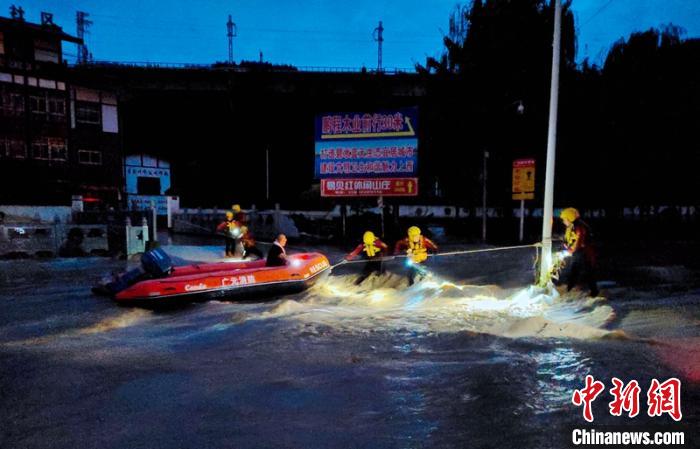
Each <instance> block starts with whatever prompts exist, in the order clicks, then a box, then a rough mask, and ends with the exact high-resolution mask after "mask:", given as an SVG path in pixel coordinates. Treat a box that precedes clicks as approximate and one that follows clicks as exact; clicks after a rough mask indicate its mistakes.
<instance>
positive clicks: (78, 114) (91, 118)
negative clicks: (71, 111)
mask: <svg viewBox="0 0 700 449" xmlns="http://www.w3.org/2000/svg"><path fill="white" fill-rule="evenodd" d="M75 120H76V121H77V122H78V123H91V124H95V125H99V124H100V123H101V120H100V104H99V103H89V102H85V101H76V102H75Z"/></svg>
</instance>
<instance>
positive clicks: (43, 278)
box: [0, 247, 700, 448]
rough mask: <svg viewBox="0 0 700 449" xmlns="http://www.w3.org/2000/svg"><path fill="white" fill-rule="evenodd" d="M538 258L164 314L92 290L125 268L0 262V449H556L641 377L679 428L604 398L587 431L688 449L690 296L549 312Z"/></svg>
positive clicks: (350, 271)
mask: <svg viewBox="0 0 700 449" xmlns="http://www.w3.org/2000/svg"><path fill="white" fill-rule="evenodd" d="M171 249H172V252H174V253H175V254H176V256H181V254H180V253H179V252H178V251H177V248H174V247H173V248H171ZM166 250H168V248H167V247H166ZM185 252H186V251H185ZM201 253H202V254H204V253H206V251H205V250H201ZM532 255H533V253H532V251H531V250H523V251H516V252H508V253H507V254H489V255H479V256H478V258H476V257H472V258H448V257H445V258H441V259H435V261H434V262H433V263H431V265H430V269H431V273H432V276H429V277H428V278H426V279H425V280H424V281H423V282H421V283H419V284H417V285H415V286H413V287H411V288H407V287H406V281H405V278H404V277H403V273H402V271H401V267H400V266H399V265H398V264H394V265H392V264H389V266H388V268H389V273H388V274H387V275H385V276H384V277H381V278H374V277H373V278H370V279H368V280H367V281H365V282H364V283H363V284H362V285H360V286H359V287H356V286H354V285H353V281H354V279H355V277H356V275H357V271H358V270H357V269H356V267H353V266H351V265H347V266H343V267H339V268H338V269H336V270H334V273H333V275H332V276H330V277H329V278H328V279H326V280H325V282H321V283H319V284H317V285H316V286H314V287H313V288H312V289H311V290H309V291H307V292H304V293H301V294H297V295H293V296H287V297H285V298H277V299H274V300H272V301H269V302H257V303H228V302H220V301H211V302H206V303H200V304H194V305H190V306H186V307H183V308H179V309H174V310H162V311H153V310H145V309H139V308H125V307H119V306H117V305H115V304H114V303H113V302H111V301H110V300H109V299H106V298H98V297H95V296H93V295H92V294H91V293H90V289H89V287H90V286H91V284H92V283H94V282H96V281H97V280H99V279H100V277H102V276H103V275H104V274H105V273H109V272H110V271H113V270H120V269H123V268H124V266H125V262H123V261H115V260H111V259H107V258H87V259H56V260H45V261H42V260H14V261H1V262H0V403H1V404H2V405H1V406H0V420H1V422H3V423H4V424H3V426H2V431H1V432H2V433H0V447H3V448H42V447H47V448H48V447H96V448H97V447H99V448H160V447H163V448H166V447H167V448H195V447H198V448H204V447H232V448H233V447H236V448H241V447H270V448H273V447H274V448H281V447H289V448H298V447H372V448H376V447H386V448H412V447H416V448H418V447H501V448H503V447H513V448H563V447H571V431H572V430H573V429H574V428H577V427H586V426H585V421H583V418H582V416H581V409H580V408H578V407H575V406H573V405H572V403H571V395H572V392H573V390H574V389H579V388H582V386H583V383H584V379H585V377H586V375H588V374H591V375H593V376H594V377H595V378H596V379H598V380H601V381H603V382H604V383H605V384H606V387H607V388H608V389H609V388H610V386H611V384H610V379H611V378H612V377H613V376H615V377H618V378H620V379H623V380H624V381H626V382H627V381H629V380H632V379H637V380H638V381H639V383H640V385H641V386H642V397H641V398H640V399H641V403H642V407H643V408H644V407H645V403H646V402H645V400H646V397H645V393H646V389H647V388H648V385H649V382H650V381H651V379H652V378H658V379H659V380H665V379H667V378H670V377H679V378H680V379H681V380H682V382H683V389H682V392H683V397H682V410H683V420H682V422H681V423H680V424H677V423H673V421H672V420H671V418H670V417H668V416H663V417H659V418H649V417H648V416H646V413H644V411H645V410H644V411H643V412H642V413H641V414H640V415H639V416H638V417H636V418H634V419H628V418H617V417H613V416H610V414H609V413H608V411H607V404H608V402H609V398H607V397H605V396H601V397H600V398H599V400H598V401H597V402H594V407H593V408H594V414H595V418H596V420H595V423H594V426H593V427H596V428H604V427H606V426H628V427H629V428H630V430H641V431H644V430H649V429H652V430H656V429H663V430H683V429H685V430H686V445H687V444H688V441H690V442H691V444H690V446H687V447H694V446H693V444H694V443H693V441H695V442H697V441H698V440H697V438H698V435H697V430H696V429H697V428H698V425H700V402H699V399H700V383H699V382H700V366H699V361H700V355H699V354H698V346H699V345H698V344H697V343H698V342H700V327H699V326H698V324H699V323H700V321H699V320H700V289H698V287H697V285H694V286H690V287H683V285H682V282H685V277H683V275H682V273H681V274H679V270H680V269H678V268H673V267H671V268H669V270H670V273H671V274H673V273H675V274H676V277H674V276H672V275H670V274H668V275H667V276H666V277H667V278H668V279H670V281H669V283H667V284H665V285H664V286H659V287H658V288H649V287H648V286H646V287H644V288H641V287H640V288H638V289H637V288H632V287H630V286H627V285H624V284H618V283H613V282H608V283H604V284H603V285H604V288H603V295H604V296H606V297H607V298H608V299H607V300H606V299H604V298H597V299H587V298H585V297H584V295H582V294H580V293H576V292H574V293H572V294H566V295H563V296H560V295H559V294H558V293H557V292H556V291H554V292H546V291H539V290H536V289H533V288H528V287H527V286H528V284H529V283H530V282H531V281H532V271H531V266H532ZM333 256H335V257H330V258H331V260H332V261H334V260H337V259H338V257H337V255H335V254H334V255H333ZM448 259H449V260H448ZM606 286H607V287H606ZM662 287H663V288H662ZM606 395H607V393H606Z"/></svg>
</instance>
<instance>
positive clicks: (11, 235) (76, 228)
mask: <svg viewBox="0 0 700 449" xmlns="http://www.w3.org/2000/svg"><path fill="white" fill-rule="evenodd" d="M108 251H109V244H108V239H107V225H78V224H60V223H57V224H41V223H37V224H4V225H0V256H3V257H8V256H9V257H12V256H16V257H28V256H39V257H42V256H43V257H46V256H49V257H50V256H57V255H60V254H65V255H69V256H75V255H89V254H93V255H97V254H107V253H108Z"/></svg>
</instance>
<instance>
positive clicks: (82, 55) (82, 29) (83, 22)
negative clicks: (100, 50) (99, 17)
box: [75, 11, 92, 64]
mask: <svg viewBox="0 0 700 449" xmlns="http://www.w3.org/2000/svg"><path fill="white" fill-rule="evenodd" d="M89 16H90V14H88V13H86V12H83V11H78V12H76V13H75V22H76V28H77V34H78V38H80V39H81V40H82V43H81V44H78V64H86V63H87V62H88V61H89V60H90V57H89V53H88V49H87V45H85V35H86V34H87V33H88V28H90V25H92V21H91V20H88V19H87V18H88V17H89Z"/></svg>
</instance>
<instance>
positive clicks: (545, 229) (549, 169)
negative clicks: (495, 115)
mask: <svg viewBox="0 0 700 449" xmlns="http://www.w3.org/2000/svg"><path fill="white" fill-rule="evenodd" d="M560 60H561V0H555V3H554V42H553V44H552V84H551V88H550V94H549V133H548V134H547V166H546V170H545V181H544V206H543V214H542V257H541V258H540V283H543V284H544V283H546V282H548V274H549V270H550V269H551V267H552V220H553V209H554V162H555V152H556V145H557V108H558V103H559V63H560Z"/></svg>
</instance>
